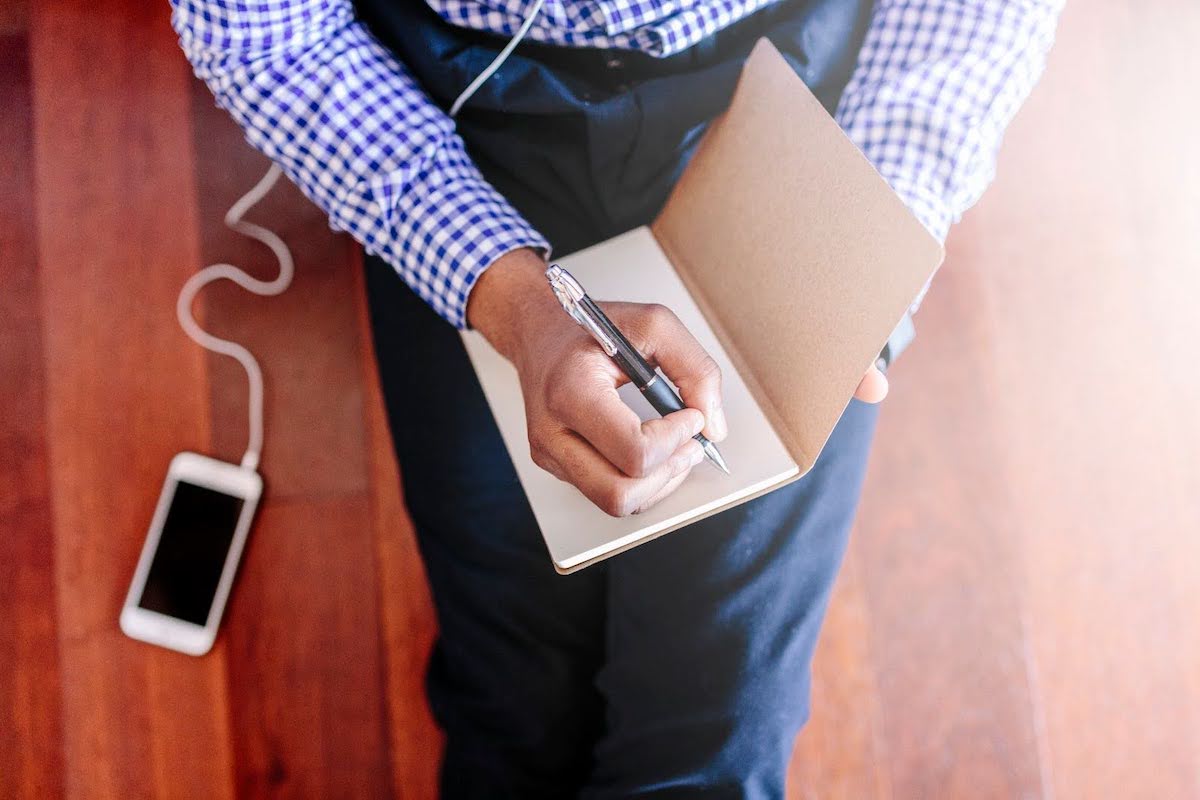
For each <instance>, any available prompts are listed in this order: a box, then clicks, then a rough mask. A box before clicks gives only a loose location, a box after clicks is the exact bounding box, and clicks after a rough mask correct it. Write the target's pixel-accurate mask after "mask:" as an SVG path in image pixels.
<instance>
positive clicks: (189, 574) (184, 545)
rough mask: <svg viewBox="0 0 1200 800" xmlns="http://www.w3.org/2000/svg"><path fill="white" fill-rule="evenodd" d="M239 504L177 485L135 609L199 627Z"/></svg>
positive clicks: (239, 511)
mask: <svg viewBox="0 0 1200 800" xmlns="http://www.w3.org/2000/svg"><path fill="white" fill-rule="evenodd" d="M244 503H245V500H244V499H243V498H241V497H236V496H234V495H229V494H225V493H224V492H219V491H217V490H215V489H209V488H207V487H204V486H197V485H195V484H193V483H187V482H186V481H179V482H178V483H177V484H176V485H175V493H174V495H173V497H172V498H171V506H170V508H169V509H168V511H167V519H166V522H165V523H164V524H163V529H162V535H161V536H160V537H159V540H158V547H157V548H156V549H155V551H154V560H153V561H152V562H150V571H149V574H148V575H147V577H146V585H145V587H144V588H143V589H142V596H141V598H140V599H139V600H138V605H139V606H141V607H142V608H145V609H149V610H150V611H157V612H158V613H159V614H166V615H167V616H169V617H176V618H177V619H181V620H185V621H187V622H193V623H195V624H197V625H204V624H205V622H206V621H207V620H208V612H209V610H210V609H211V608H212V603H213V599H214V596H215V595H216V593H217V584H218V583H219V582H220V580H221V572H222V570H224V568H225V558H226V556H227V555H228V554H229V547H230V545H231V544H232V543H233V535H234V533H235V532H236V531H237V524H238V518H239V517H240V516H241V514H242V505H243V504H244Z"/></svg>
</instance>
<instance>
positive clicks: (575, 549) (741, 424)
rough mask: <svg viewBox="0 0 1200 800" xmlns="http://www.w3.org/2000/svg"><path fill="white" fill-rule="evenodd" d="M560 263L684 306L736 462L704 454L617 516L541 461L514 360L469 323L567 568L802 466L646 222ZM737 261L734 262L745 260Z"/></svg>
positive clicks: (541, 519) (496, 409)
mask: <svg viewBox="0 0 1200 800" xmlns="http://www.w3.org/2000/svg"><path fill="white" fill-rule="evenodd" d="M557 263H559V264H561V265H562V266H563V267H564V268H566V269H567V270H569V271H570V272H571V274H572V275H574V276H575V277H576V278H577V279H579V282H580V283H582V284H583V286H584V288H585V289H586V290H587V292H588V294H589V295H590V296H591V297H593V298H594V299H596V300H600V301H604V300H625V301H630V302H640V303H662V304H663V305H665V306H667V307H668V308H670V309H671V310H672V311H674V312H675V313H676V314H677V315H678V316H679V318H680V319H681V320H682V321H683V323H684V325H686V326H687V328H688V329H689V330H690V331H691V332H692V334H693V335H694V336H695V337H696V339H697V340H699V342H700V344H702V345H703V346H704V347H705V349H707V350H708V352H709V354H711V355H712V357H713V358H714V359H715V360H716V362H717V364H718V365H720V367H721V374H722V376H723V386H724V391H723V396H724V405H725V415H726V418H727V419H728V422H729V436H728V438H727V439H726V440H725V441H724V442H722V443H721V444H720V445H719V446H720V449H721V454H722V455H723V456H725V460H726V462H727V463H728V464H729V469H730V471H731V472H732V475H725V474H723V473H722V472H721V471H720V470H718V469H717V468H716V467H714V466H712V465H711V464H710V463H709V462H708V461H707V460H706V461H702V462H701V463H700V464H698V465H697V466H696V467H695V468H693V470H692V473H691V475H690V476H688V478H687V480H685V481H684V483H683V484H682V485H681V486H680V487H679V488H678V489H677V490H676V491H675V493H674V494H672V495H670V496H669V497H668V498H666V499H665V500H663V501H662V502H660V503H659V504H658V505H656V506H654V507H653V508H651V509H650V510H648V511H646V512H644V513H642V514H635V515H632V516H629V517H624V518H621V519H617V518H614V517H610V516H609V515H607V514H605V513H604V512H603V511H601V510H600V509H599V508H597V507H596V506H594V505H592V503H591V502H590V501H589V500H588V499H587V498H586V497H584V496H583V494H581V493H580V492H579V490H578V489H576V488H575V487H574V486H571V485H570V484H567V483H563V482H562V481H559V480H558V479H557V478H555V477H554V476H553V475H550V474H549V473H548V472H545V471H544V470H542V469H541V468H539V467H538V466H537V465H536V464H534V463H533V460H532V459H531V458H530V456H529V444H528V440H527V436H526V429H525V411H524V403H523V401H522V398H521V387H520V383H519V381H518V378H517V373H516V370H515V369H514V368H513V367H512V365H511V364H509V362H508V361H507V360H505V359H504V358H503V357H502V356H500V355H499V354H498V353H496V351H495V350H493V349H492V347H491V345H489V344H488V343H487V341H486V340H485V339H484V338H483V337H482V336H481V335H480V334H479V333H477V332H474V331H468V332H466V333H464V335H463V339H464V341H465V343H466V348H467V353H468V355H469V356H470V358H471V361H472V363H473V364H474V366H475V371H476V373H477V374H478V375H479V379H480V383H481V384H482V385H483V390H484V394H485V395H486V396H487V400H488V403H489V404H490V405H491V408H492V413H493V414H494V415H495V417H496V421H497V423H498V425H499V427H500V433H501V435H502V436H503V437H504V443H505V445H507V447H508V452H509V455H510V456H511V457H512V460H513V464H514V466H515V467H516V470H517V475H518V477H519V478H520V479H521V485H522V486H523V487H524V489H525V494H526V496H527V497H528V498H529V502H530V505H531V506H532V508H533V512H534V515H535V516H536V517H537V521H538V525H539V527H540V528H541V530H542V535H543V536H544V538H545V539H546V544H547V547H548V548H549V550H550V555H551V557H552V559H553V560H554V563H555V565H556V566H557V567H558V568H559V569H560V570H569V569H571V568H573V567H578V566H579V565H581V564H584V563H586V562H588V561H590V560H592V559H595V558H599V557H602V556H604V555H607V554H610V553H612V552H615V551H617V550H620V549H622V548H624V547H627V546H629V545H632V544H634V543H636V542H639V541H641V540H643V539H647V538H650V537H653V536H655V535H657V534H659V533H662V532H664V531H668V530H671V529H672V528H676V527H679V526H680V525H683V524H686V523H687V522H689V521H692V520H694V519H699V518H700V517H703V516H706V515H707V514H708V513H711V512H712V511H713V510H714V509H719V508H723V507H724V506H726V505H728V504H730V503H733V502H736V501H737V500H739V499H741V498H743V497H747V496H750V495H753V494H755V493H757V492H760V491H763V490H764V489H767V488H770V487H771V486H774V485H776V484H778V483H781V482H783V481H785V480H787V479H788V478H790V477H792V476H794V475H796V474H797V473H798V472H799V469H798V467H797V466H796V462H795V461H794V460H793V459H792V457H791V456H790V455H789V454H788V452H787V449H786V448H785V447H784V445H783V442H782V441H780V439H779V437H778V436H776V435H775V431H774V430H773V429H772V427H771V424H770V423H769V422H768V421H767V418H766V416H765V415H764V414H763V412H762V410H761V409H760V408H759V406H758V403H757V402H755V400H754V397H753V396H752V395H751V394H750V391H749V389H747V387H746V384H745V383H744V382H743V381H742V379H741V377H740V376H739V375H738V374H737V372H736V370H734V368H733V364H732V363H731V362H730V360H729V357H728V356H727V355H726V353H725V350H724V349H723V348H722V347H721V345H720V344H719V343H718V341H717V337H716V336H715V335H714V334H713V331H712V329H711V328H710V327H709V326H708V323H707V322H705V320H704V317H703V316H702V315H701V313H700V310H699V308H697V307H696V304H695V303H694V302H693V301H692V298H691V296H690V295H689V294H688V291H687V290H686V289H685V288H684V286H683V284H682V283H681V282H680V280H679V278H678V276H677V275H676V274H675V270H674V268H673V267H672V266H671V264H670V262H669V261H668V260H667V258H666V256H665V255H664V254H663V252H662V250H661V249H660V248H659V246H658V242H657V241H655V239H654V236H653V235H652V234H651V233H650V231H649V229H648V228H645V227H642V228H636V229H634V230H632V231H629V232H628V233H625V234H622V235H621V236H618V237H616V238H614V239H609V240H608V241H606V242H603V243H601V244H598V245H595V246H594V247H590V248H588V249H586V250H582V251H580V252H578V253H576V254H574V255H571V256H568V257H566V258H563V259H559V260H558V261H557ZM729 267H730V269H736V268H737V265H736V264H730V265H729ZM563 313H564V314H565V313H566V312H563ZM621 396H622V397H623V398H624V399H625V401H626V402H627V403H629V405H630V406H631V407H633V408H634V410H635V411H637V412H638V413H639V414H640V415H641V416H642V418H643V419H648V418H649V417H650V415H653V414H654V411H653V410H652V409H651V408H650V404H649V403H648V402H646V400H645V398H643V397H642V396H641V393H640V392H638V391H637V389H636V388H634V387H632V386H631V385H626V386H625V387H623V388H622V389H621ZM681 535H686V534H681Z"/></svg>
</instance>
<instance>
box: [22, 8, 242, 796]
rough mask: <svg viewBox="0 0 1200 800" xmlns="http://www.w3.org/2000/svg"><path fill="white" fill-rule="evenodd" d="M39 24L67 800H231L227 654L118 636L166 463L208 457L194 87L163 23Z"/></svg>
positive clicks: (40, 169)
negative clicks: (193, 654) (190, 326)
mask: <svg viewBox="0 0 1200 800" xmlns="http://www.w3.org/2000/svg"><path fill="white" fill-rule="evenodd" d="M33 12H34V13H33V17H32V25H31V30H30V45H31V50H30V52H31V53H32V90H33V92H32V94H33V98H34V103H35V107H36V109H37V113H36V114H34V122H35V125H34V144H35V148H34V152H35V157H36V160H37V161H36V163H37V169H36V182H37V204H36V210H37V219H38V257H39V277H40V280H41V288H42V291H41V304H40V306H39V313H40V316H41V319H42V322H43V325H44V330H45V340H44V347H45V364H46V370H45V381H46V428H47V440H48V443H49V464H50V472H51V475H52V476H53V480H52V500H53V515H54V546H55V579H56V580H55V584H56V590H57V598H56V599H57V608H58V615H57V630H58V642H59V657H60V660H61V681H62V704H63V712H62V713H63V718H64V724H63V726H62V733H63V748H64V752H65V764H64V767H65V772H64V776H65V781H66V786H67V791H68V794H70V795H72V796H91V797H95V796H111V797H123V798H136V797H145V796H151V795H155V796H158V795H162V796H174V795H178V794H180V793H183V792H188V793H195V794H198V795H202V796H205V797H211V798H220V797H224V796H227V795H228V794H229V793H230V790H231V788H232V781H231V777H232V761H231V758H230V753H229V740H230V731H229V726H228V718H227V703H226V699H225V683H224V670H223V667H222V659H221V657H220V655H219V654H218V655H217V656H216V657H213V658H208V659H203V660H195V659H190V658H187V657H185V656H182V655H178V654H174V653H169V652H167V651H163V650H160V649H157V648H153V647H149V646H143V645H134V644H132V643H130V641H129V640H128V639H126V638H124V637H123V636H122V635H121V633H120V631H119V630H118V628H117V616H118V613H119V610H120V607H121V603H122V601H123V599H124V594H125V591H126V589H127V587H128V583H129V579H130V576H131V574H132V571H133V566H134V564H135V562H136V560H137V554H138V551H139V549H140V547H141V544H142V540H143V538H144V536H145V533H146V527H147V524H148V521H149V519H150V513H151V510H152V508H153V505H154V501H155V498H156V497H157V494H158V491H159V487H160V486H161V483H162V479H163V476H164V474H165V471H166V467H167V463H168V461H169V460H170V458H171V456H172V454H173V453H174V452H175V451H177V450H180V449H200V450H203V449H204V448H205V446H206V444H207V440H208V411H207V408H206V405H205V403H204V402H203V401H204V398H205V396H206V392H207V384H206V380H205V373H204V364H203V360H202V359H201V358H200V357H199V355H198V354H197V353H196V351H195V349H194V348H190V347H188V346H186V345H185V341H186V340H185V339H184V337H183V334H182V333H181V332H180V331H179V329H178V326H177V325H176V324H175V321H174V298H175V294H176V292H177V291H178V289H179V286H180V284H181V283H182V281H183V279H184V278H185V277H186V275H187V274H188V273H189V272H190V271H191V270H192V269H193V268H194V266H195V264H196V259H197V247H196V236H195V233H194V228H193V227H192V225H193V221H194V218H195V216H194V215H195V205H194V203H195V187H194V185H193V183H192V178H191V174H192V164H191V153H190V147H189V141H190V139H189V136H190V127H189V125H190V123H189V117H188V94H187V91H188V84H187V72H186V70H185V66H184V64H183V63H182V62H181V61H180V59H179V56H178V52H177V46H176V44H175V41H174V36H173V35H172V33H171V30H170V28H169V27H168V26H167V25H166V17H167V8H166V7H162V6H158V5H157V4H154V5H145V4H137V3H123V2H114V1H112V0H107V1H106V0H102V1H101V2H86V3H84V2H77V3H72V2H55V3H42V4H38V5H37V6H36V8H34V9H33ZM99 28H103V29H104V35H103V36H100V35H98V34H97V31H98V29H99ZM181 776H186V781H181V780H180V777H181Z"/></svg>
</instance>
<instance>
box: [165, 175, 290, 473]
mask: <svg viewBox="0 0 1200 800" xmlns="http://www.w3.org/2000/svg"><path fill="white" fill-rule="evenodd" d="M282 174H283V170H281V169H280V168H279V165H278V164H272V165H271V168H270V169H269V170H267V174H266V175H263V176H262V178H261V179H260V180H259V182H258V183H257V184H255V185H254V188H253V189H251V190H250V191H248V192H246V194H244V195H242V198H241V199H240V200H238V201H237V202H236V203H234V204H233V205H232V206H231V207H230V209H229V211H228V212H227V213H226V214H225V225H226V226H228V227H229V228H231V229H233V230H235V231H237V232H238V233H240V234H242V235H243V236H248V237H250V238H251V239H256V240H258V241H260V242H262V243H263V244H265V245H266V246H267V247H269V248H271V252H273V253H274V254H275V258H276V259H278V261H279V274H278V275H277V276H276V277H275V278H274V280H270V281H261V280H259V279H258V278H255V277H253V276H252V275H250V274H248V273H247V272H245V271H243V270H241V269H238V268H237V267H235V266H233V265H232V264H212V265H210V266H207V267H205V268H204V269H202V270H200V271H199V272H197V273H196V274H195V275H193V276H192V277H190V278H188V280H187V283H185V284H183V288H182V289H180V290H179V300H178V301H177V302H176V303H175V313H176V315H177V316H178V317H179V324H180V325H181V326H182V327H183V332H184V333H186V334H187V335H188V336H190V337H191V338H192V340H193V341H195V342H196V344H198V345H200V346H201V347H203V348H204V349H206V350H211V351H212V352H214V353H222V354H224V355H227V356H230V357H231V358H235V359H237V361H238V363H240V364H241V365H242V367H243V368H244V369H245V370H246V379H247V380H248V381H249V384H250V430H249V441H248V442H247V443H246V454H245V455H244V456H242V467H243V468H245V469H250V470H253V469H258V461H259V458H260V456H261V455H262V447H263V375H262V368H261V367H259V365H258V360H257V359H255V358H254V354H253V353H251V352H250V351H249V350H247V349H246V348H245V347H243V346H242V345H240V344H238V343H237V342H231V341H229V340H228V339H222V338H220V337H217V336H213V335H212V334H211V333H209V332H208V331H206V330H204V329H203V328H201V327H200V325H199V324H198V323H197V322H196V318H195V317H193V316H192V301H193V300H195V299H196V295H197V294H199V293H200V290H201V289H203V288H204V287H205V286H207V285H208V284H210V283H212V282H213V281H219V280H221V279H222V278H224V279H226V280H231V281H233V282H234V283H236V284H237V285H238V286H241V287H242V288H243V289H245V290H246V291H248V292H253V293H254V294H257V295H260V296H262V297H274V296H275V295H279V294H283V292H284V291H286V290H287V288H288V286H290V285H291V283H292V275H294V274H295V271H296V269H295V262H293V261H292V252H291V251H290V250H288V246H287V245H286V244H284V242H283V239H281V238H279V236H278V235H276V234H275V233H274V232H272V231H269V230H267V229H266V228H264V227H262V226H261V225H255V224H254V223H252V222H246V221H245V220H244V219H242V217H244V216H246V212H248V211H249V210H250V209H251V208H253V207H254V206H255V205H256V204H257V203H258V202H259V201H260V200H262V199H263V197H265V196H266V194H267V192H269V191H271V187H273V186H274V185H275V183H276V181H278V180H279V176H280V175H282Z"/></svg>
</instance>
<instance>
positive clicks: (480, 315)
mask: <svg viewBox="0 0 1200 800" xmlns="http://www.w3.org/2000/svg"><path fill="white" fill-rule="evenodd" d="M550 307H553V308H557V307H558V301H557V300H556V299H555V298H554V293H553V292H551V291H550V285H549V284H548V283H547V282H546V262H545V260H544V259H543V258H542V256H541V255H540V254H539V253H538V252H537V251H536V250H533V249H531V248H528V247H522V248H519V249H517V250H513V251H511V252H509V253H506V254H505V255H503V256H501V257H500V258H498V259H497V260H496V261H495V262H493V263H492V265H491V266H489V267H488V268H487V269H486V270H484V271H483V274H481V275H480V276H479V279H478V280H477V281H476V282H475V286H474V287H472V289H471V294H470V296H469V297H468V298H467V324H469V325H470V326H471V327H472V328H474V329H475V330H477V331H479V332H480V333H481V334H483V337H484V338H485V339H487V340H488V342H490V343H491V345H492V346H493V347H495V348H496V350H497V352H499V353H500V354H501V355H503V356H504V357H505V358H507V359H509V360H510V361H512V360H513V357H514V354H515V353H516V352H517V351H518V350H519V349H520V342H521V339H522V337H523V335H524V326H525V324H526V323H527V322H528V321H530V320H532V319H535V318H538V317H540V316H541V312H542V311H543V309H545V308H550Z"/></svg>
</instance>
